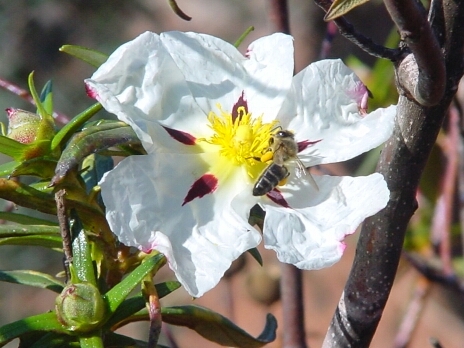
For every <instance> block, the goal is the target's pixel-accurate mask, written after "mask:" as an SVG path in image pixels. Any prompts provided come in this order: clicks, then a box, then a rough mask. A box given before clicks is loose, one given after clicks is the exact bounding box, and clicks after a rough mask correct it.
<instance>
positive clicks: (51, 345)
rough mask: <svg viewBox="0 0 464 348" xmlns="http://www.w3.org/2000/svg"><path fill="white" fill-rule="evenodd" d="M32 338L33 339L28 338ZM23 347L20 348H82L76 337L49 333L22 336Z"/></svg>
mask: <svg viewBox="0 0 464 348" xmlns="http://www.w3.org/2000/svg"><path fill="white" fill-rule="evenodd" d="M28 336H31V337H28ZM20 340H21V345H20V346H19V347H18V348H44V347H47V348H80V347H81V346H80V344H79V342H78V340H77V337H75V336H65V335H63V334H59V333H55V332H48V333H42V334H41V335H40V336H39V335H38V332H34V334H33V335H26V336H24V335H23V336H21V338H20Z"/></svg>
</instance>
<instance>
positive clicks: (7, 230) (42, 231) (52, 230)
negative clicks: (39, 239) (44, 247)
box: [0, 213, 60, 239]
mask: <svg viewBox="0 0 464 348" xmlns="http://www.w3.org/2000/svg"><path fill="white" fill-rule="evenodd" d="M3 214H8V213H3ZM10 215H14V214H12V213H10ZM31 219H32V218H31ZM37 235H41V236H43V235H49V236H59V235H60V228H59V227H58V226H50V225H0V238H2V239H3V238H8V237H23V236H37Z"/></svg>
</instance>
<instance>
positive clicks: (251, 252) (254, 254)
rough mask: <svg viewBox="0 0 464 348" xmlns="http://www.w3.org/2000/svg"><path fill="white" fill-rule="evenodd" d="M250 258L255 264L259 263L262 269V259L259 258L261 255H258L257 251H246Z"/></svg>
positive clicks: (255, 249)
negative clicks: (251, 257)
mask: <svg viewBox="0 0 464 348" xmlns="http://www.w3.org/2000/svg"><path fill="white" fill-rule="evenodd" d="M247 251H248V252H249V253H250V255H251V256H253V258H254V259H255V260H256V262H258V263H259V265H260V266H261V267H262V266H263V258H262V257H261V254H260V253H259V250H258V249H257V248H252V249H248V250H247Z"/></svg>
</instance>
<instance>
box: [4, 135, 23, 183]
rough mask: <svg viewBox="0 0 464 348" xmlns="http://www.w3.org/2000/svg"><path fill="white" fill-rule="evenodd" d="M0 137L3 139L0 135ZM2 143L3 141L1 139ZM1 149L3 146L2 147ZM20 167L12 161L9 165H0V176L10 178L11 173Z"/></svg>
mask: <svg viewBox="0 0 464 348" xmlns="http://www.w3.org/2000/svg"><path fill="white" fill-rule="evenodd" d="M0 137H2V136H1V135H0ZM0 141H1V139H0ZM0 148H1V145H0ZM18 165H19V163H18V162H16V161H11V162H7V163H2V164H0V176H9V175H10V174H11V172H12V171H13V170H14V169H15V168H16V167H17V166H18Z"/></svg>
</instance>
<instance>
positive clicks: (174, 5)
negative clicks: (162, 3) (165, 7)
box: [168, 0, 192, 21]
mask: <svg viewBox="0 0 464 348" xmlns="http://www.w3.org/2000/svg"><path fill="white" fill-rule="evenodd" d="M168 2H169V6H171V8H172V10H173V11H174V13H175V14H176V15H178V16H179V17H180V18H182V19H183V20H186V21H189V20H191V19H192V17H190V16H188V15H187V14H186V13H185V12H183V11H182V10H181V9H180V7H179V6H178V5H177V2H176V1H175V0H168Z"/></svg>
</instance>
